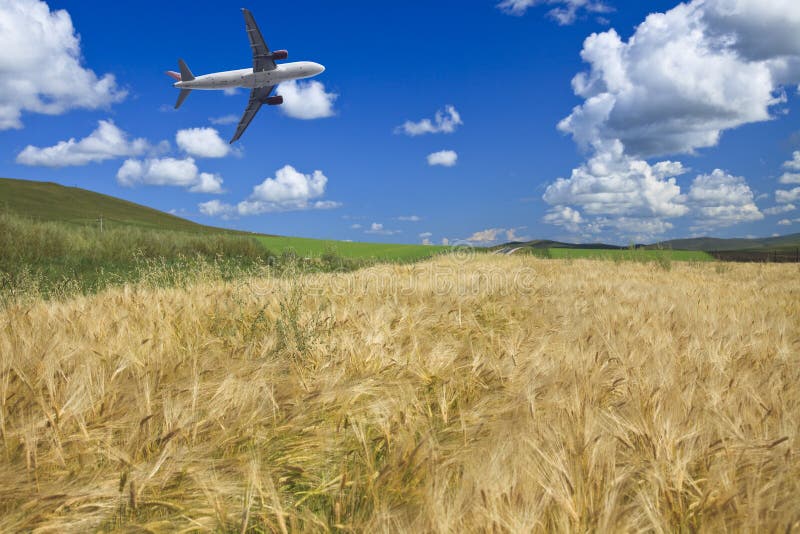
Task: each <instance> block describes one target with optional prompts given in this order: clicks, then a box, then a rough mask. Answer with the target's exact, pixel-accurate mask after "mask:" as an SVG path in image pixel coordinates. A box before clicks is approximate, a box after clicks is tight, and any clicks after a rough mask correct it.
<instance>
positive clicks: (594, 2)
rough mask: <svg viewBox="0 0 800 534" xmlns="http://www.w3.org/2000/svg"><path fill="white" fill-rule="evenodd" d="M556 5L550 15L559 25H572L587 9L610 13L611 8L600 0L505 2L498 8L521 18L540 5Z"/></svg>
mask: <svg viewBox="0 0 800 534" xmlns="http://www.w3.org/2000/svg"><path fill="white" fill-rule="evenodd" d="M539 4H547V5H555V6H556V7H554V8H553V9H551V10H550V11H549V12H548V14H549V15H550V16H551V17H553V18H554V19H555V20H556V21H557V22H558V23H559V24H561V25H565V24H572V23H573V22H575V18H576V17H577V16H578V11H580V10H581V9H585V10H586V11H588V12H590V13H608V12H609V11H611V8H610V7H609V6H607V5H606V4H605V3H604V2H601V1H599V0H503V1H502V2H500V3H499V4H497V7H498V8H499V9H501V10H502V11H503V12H504V13H508V14H509V15H516V16H521V15H523V14H525V12H526V11H527V10H528V8H530V7H533V6H536V5H539Z"/></svg>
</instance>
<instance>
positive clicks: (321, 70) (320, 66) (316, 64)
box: [314, 63, 325, 74]
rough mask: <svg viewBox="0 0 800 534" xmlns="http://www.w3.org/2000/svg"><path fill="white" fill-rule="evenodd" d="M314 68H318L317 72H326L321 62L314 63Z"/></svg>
mask: <svg viewBox="0 0 800 534" xmlns="http://www.w3.org/2000/svg"><path fill="white" fill-rule="evenodd" d="M314 68H315V69H316V70H317V74H322V73H323V72H325V67H324V66H322V65H320V64H319V63H314Z"/></svg>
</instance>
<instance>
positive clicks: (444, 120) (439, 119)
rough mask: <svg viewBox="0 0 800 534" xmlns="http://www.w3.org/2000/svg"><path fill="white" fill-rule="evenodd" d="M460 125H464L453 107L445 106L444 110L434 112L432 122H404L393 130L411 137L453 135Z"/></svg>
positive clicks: (426, 120) (427, 120)
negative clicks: (440, 134) (439, 134)
mask: <svg viewBox="0 0 800 534" xmlns="http://www.w3.org/2000/svg"><path fill="white" fill-rule="evenodd" d="M462 124H464V123H463V122H462V120H461V115H460V114H459V113H458V111H456V108H455V107H454V106H445V108H444V109H442V110H439V111H437V112H436V115H434V117H433V120H431V119H422V120H420V121H418V122H412V121H406V122H404V123H403V124H402V125H400V126H398V127H397V128H395V133H403V134H406V135H410V136H412V137H413V136H417V135H424V134H435V133H453V132H455V131H456V129H457V128H458V127H459V126H461V125H462Z"/></svg>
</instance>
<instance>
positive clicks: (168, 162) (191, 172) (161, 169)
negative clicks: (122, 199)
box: [117, 158, 223, 194]
mask: <svg viewBox="0 0 800 534" xmlns="http://www.w3.org/2000/svg"><path fill="white" fill-rule="evenodd" d="M117 182H119V184H120V185H122V186H125V187H133V186H135V185H138V184H145V185H168V186H175V187H184V188H186V189H188V190H189V191H191V192H192V193H213V194H218V193H222V192H223V190H222V178H221V177H220V176H219V175H218V174H211V173H207V172H200V171H199V170H198V168H197V165H196V164H195V162H194V159H193V158H185V159H177V158H150V159H146V160H138V159H128V160H125V162H124V163H123V164H122V167H120V168H119V170H118V171H117Z"/></svg>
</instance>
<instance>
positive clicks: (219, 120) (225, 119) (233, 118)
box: [208, 114, 240, 126]
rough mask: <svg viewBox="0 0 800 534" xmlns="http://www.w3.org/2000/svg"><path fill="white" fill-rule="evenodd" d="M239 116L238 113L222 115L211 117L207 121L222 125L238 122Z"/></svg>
mask: <svg viewBox="0 0 800 534" xmlns="http://www.w3.org/2000/svg"><path fill="white" fill-rule="evenodd" d="M239 119H240V117H239V116H238V115H233V114H231V115H222V116H221V117H211V118H209V119H208V120H209V122H211V124H215V125H217V126H224V125H226V124H236V123H238V122H239Z"/></svg>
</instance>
